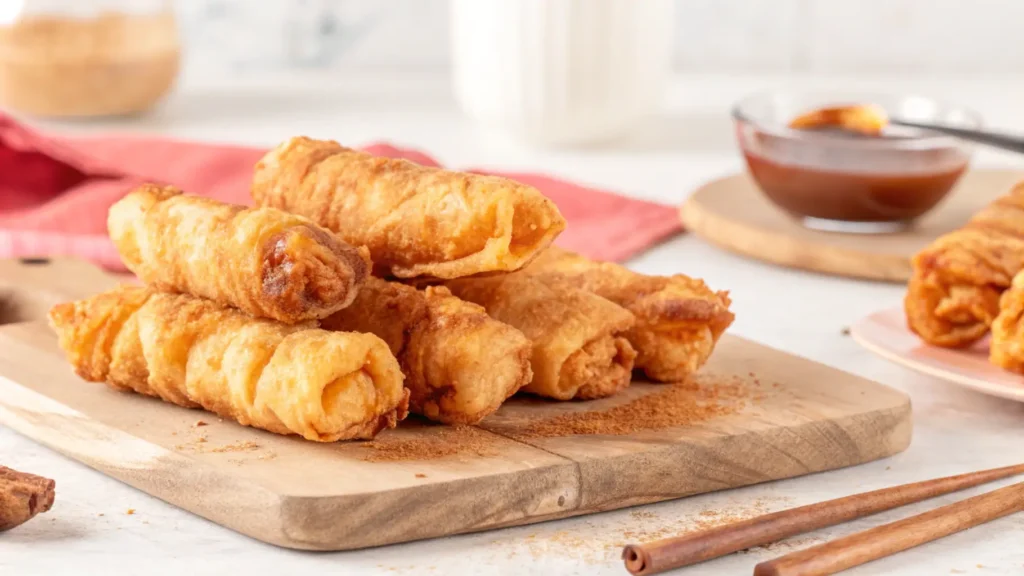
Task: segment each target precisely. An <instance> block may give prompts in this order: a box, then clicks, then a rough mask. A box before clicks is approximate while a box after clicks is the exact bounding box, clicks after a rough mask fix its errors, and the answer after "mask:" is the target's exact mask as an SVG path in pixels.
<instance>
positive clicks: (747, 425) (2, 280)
mask: <svg viewBox="0 0 1024 576" xmlns="http://www.w3.org/2000/svg"><path fill="white" fill-rule="evenodd" d="M113 283H115V281H114V280H113V279H112V278H110V277H109V276H106V275H104V274H103V273H101V272H99V271H97V270H95V269H93V268H91V267H90V266H89V265H87V264H83V263H80V262H71V261H52V262H50V263H48V264H22V263H19V262H13V261H0V301H3V302H5V303H6V304H5V305H4V307H3V308H0V324H3V325H0V423H2V424H3V425H6V426H9V427H11V428H13V429H14V430H16V431H18V432H20V433H21V434H24V435H25V436H27V437H30V438H32V439H34V440H36V441H38V442H40V443H41V444H44V445H46V446H49V447H51V448H53V449H55V450H57V451H59V452H61V453H63V454H66V455H68V456H70V457H72V458H75V459H77V460H79V461H81V462H83V463H85V464H87V465H89V466H91V467H93V468H95V469H96V470H99V471H101V472H104V473H106V474H109V475H110V476H113V477H115V478H117V479H119V480H121V481H123V482H125V483H127V484H129V485H131V486H134V487H136V488H138V489H140V490H143V491H145V492H147V493H149V494H152V495H154V496H156V497H158V498H161V499H163V500H166V501H167V502H170V503H172V504H175V505H177V506H180V507H182V508H184V509H186V510H190V511H192V512H194V513H195V514H198V515H200V516H203V517H204V518H208V519H210V520H212V521H214V522H217V523H219V524H221V525H223V526H226V527H228V528H231V529H233V530H237V531H238V532H241V533H243V534H247V535H249V536H251V537H253V538H257V539H259V540H263V541H265V542H270V543H272V544H277V545H280V546H285V547H288V548H298V549H311V550H346V549H354V548H363V547H367V546H377V545H382V544H389V543H395V542H404V541H409V540H416V539H422V538H431V537H436V536H444V535H449V534H457V533H463V532H472V531H479V530H486V529H489V528H497V527H501V526H510V525H516V524H526V523H532V522H539V521H543V520H549V519H554V518H563V517H567V516H575V515H579V514H587V513H591V512H597V511H601V510H610V509H615V508H621V507H624V506H631V505H635V504H642V503H648V502H657V501H661V500H667V499H671V498H678V497H681V496H686V495H691V494H699V493H702V492H709V491H713V490H722V489H726V488H732V487H737V486H744V485H748V484H754V483H758V482H765V481H768V480H776V479H781V478H790V477H794V476H799V475H802V474H808V473H811V472H818V471H823V470H831V469H835V468H841V467H844V466H851V465H854V464H859V463H863V462H867V461H870V460H875V459H878V458H883V457H886V456H889V455H892V454H895V453H897V452H900V451H902V450H904V449H905V448H906V447H907V446H908V445H909V443H910V438H911V410H910V400H909V399H908V398H907V396H905V395H904V394H903V393H901V392H898V391H896V390H893V389H891V388H888V387H886V386H883V385H881V384H877V383H874V382H870V381H868V380H865V379H863V378H859V377H856V376H853V375H850V374H847V373H844V372H841V371H838V370H835V369H833V368H829V367H827V366H824V365H821V364H817V363H814V362H811V361H809V360H805V359H802V358H798V357H795V356H791V355H789V354H785V353H783V352H780V351H777V350H773V349H771V348H767V347H765V346H762V345H760V344H757V343H754V342H750V341H747V340H744V339H742V338H738V337H728V336H727V337H725V338H724V339H723V340H722V342H721V343H720V344H719V346H718V349H717V350H716V352H715V354H714V356H713V358H712V361H711V363H710V365H709V366H708V367H706V368H705V370H704V371H702V374H703V376H702V378H703V379H705V380H706V381H718V380H721V381H727V382H740V383H741V386H743V387H745V388H746V389H748V390H749V391H750V395H749V396H748V397H747V401H746V403H745V406H744V407H743V408H742V409H741V410H740V411H739V412H735V413H731V414H727V415H722V416H716V417H714V418H712V419H709V420H705V421H701V422H699V423H694V424H692V425H689V426H684V427H676V428H670V429H662V430H648V431H643V432H636V433H633V434H629V435H620V436H614V435H604V436H597V435H580V436H568V437H523V432H524V431H525V430H526V428H527V427H528V426H530V425H531V424H534V423H536V422H539V421H544V420H545V419H547V418H551V417H553V416H556V415H559V414H565V413H569V412H594V411H603V410H607V409H609V408H611V407H614V406H619V405H623V404H626V403H628V402H630V401H632V400H635V399H637V398H639V397H642V396H644V395H647V394H652V393H657V392H659V391H661V390H665V387H664V385H655V384H647V383H639V382H638V383H634V385H633V386H631V387H630V388H629V389H627V390H626V391H624V392H623V393H622V394H619V395H617V396H615V397H613V398H608V399H604V400H598V401H591V402H568V403H555V402H548V401H544V400H540V399H534V398H518V397H517V398H515V399H513V400H511V401H510V402H508V403H507V404H506V405H505V406H503V407H502V409H501V410H500V411H499V412H497V413H496V414H494V415H492V416H491V417H489V418H488V419H486V420H485V422H484V423H483V425H482V426H481V427H480V428H479V429H470V430H469V433H470V434H469V436H470V437H471V438H472V439H473V442H472V449H471V450H467V451H463V452H456V453H455V454H451V455H449V456H447V457H443V458H434V459H417V458H416V457H415V456H413V457H407V458H404V459H400V460H391V461H373V458H372V457H368V455H369V454H375V453H376V451H375V450H374V449H371V448H369V447H368V446H367V445H366V444H365V443H362V442H340V443H335V444H317V443H313V442H307V441H304V440H301V439H297V438H291V437H284V436H278V435H274V434H270V433H266V432H262V431H259V430H254V429H251V428H244V427H242V426H238V425H236V424H233V423H231V422H227V421H224V422H221V421H219V420H218V419H217V418H216V417H215V416H213V415H211V414H208V413H205V412H202V411H197V410H186V409H182V408H179V407H176V406H173V405H170V404H166V403H163V402H160V401H158V400H154V399H151V398H145V397H142V396H138V395H133V394H124V393H119V392H115V391H112V390H110V389H108V388H107V387H106V386H103V385H100V384H92V383H86V382H83V381H81V380H80V379H78V378H77V377H76V376H74V375H73V374H72V372H71V370H70V369H69V367H68V365H67V363H66V362H65V360H64V357H63V355H62V354H61V352H60V351H59V350H58V348H57V345H56V338H55V336H54V335H53V334H52V333H51V332H50V330H49V328H48V327H47V326H46V325H45V324H44V323H42V322H39V321H38V318H39V314H40V313H42V312H43V311H44V310H45V309H46V308H47V307H48V306H49V305H51V304H52V303H53V302H56V301H59V300H63V299H66V298H71V297H75V298H77V297H83V296H86V295H88V294H91V293H93V292H96V291H99V290H102V289H104V288H107V287H109V286H110V285H112V284H113ZM33 320H35V321H33ZM5 322H7V323H6V324H5ZM11 322H13V323H11ZM199 420H202V421H203V422H205V423H206V425H204V426H201V427H196V423H197V421H199ZM450 434H451V432H450V431H449V429H448V428H446V427H443V426H436V425H431V424H429V423H425V422H422V421H417V420H408V421H406V422H403V423H402V425H401V426H400V427H399V428H398V429H396V430H389V431H385V432H384V433H382V434H381V435H380V437H379V440H378V442H379V443H380V444H381V445H385V446H387V445H390V446H399V447H400V446H402V445H403V444H402V443H403V442H404V443H405V445H406V446H416V445H422V443H423V442H429V441H431V440H430V439H435V440H436V441H437V445H451V444H452V439H451V437H450ZM199 438H203V439H204V441H200V440H199ZM57 481H58V482H59V481H60V479H59V478H58V479H57Z"/></svg>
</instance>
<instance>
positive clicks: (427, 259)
mask: <svg viewBox="0 0 1024 576" xmlns="http://www.w3.org/2000/svg"><path fill="white" fill-rule="evenodd" d="M252 197H253V199H254V200H255V201H256V203H257V204H259V205H261V206H272V207H274V208H280V209H282V210H286V211H289V212H294V213H296V214H302V215H303V216H307V217H309V218H311V219H313V220H314V221H316V222H317V223H318V224H320V225H321V226H324V227H326V228H329V229H330V230H333V231H334V232H336V233H337V234H338V235H340V236H341V237H342V238H343V239H345V240H346V241H347V242H350V243H352V244H354V245H357V246H366V247H368V248H369V249H370V256H371V257H372V258H373V262H374V265H375V266H376V270H377V273H378V274H379V275H381V276H395V277H398V278H415V277H433V278H444V279H448V278H460V277H463V276H471V275H475V274H479V273H485V272H503V271H510V270H517V269H519V268H521V267H522V266H524V265H525V264H526V263H527V262H529V261H530V260H531V259H532V258H533V257H534V256H536V255H537V253H539V252H540V251H541V250H543V249H544V248H546V247H547V246H548V245H549V244H551V241H552V240H554V239H555V237H556V236H558V234H559V233H561V232H562V230H563V229H564V228H565V220H564V219H563V218H562V215H561V214H560V213H559V212H558V208H557V207H555V204H554V203H553V202H551V200H548V199H547V198H545V197H544V195H543V194H541V193H540V192H539V191H538V190H537V189H535V188H533V187H530V186H526V185H523V184H519V183H517V182H514V181H512V180H508V179H506V178H499V177H496V176H483V175H479V174H470V173H465V172H451V171H448V170H441V169H438V168H428V167H425V166H419V165H417V164H413V163H412V162H408V161H406V160H396V159H390V158H378V157H375V156H371V155H369V154H366V153H364V152H360V151H358V150H352V149H349V148H345V147H343V146H341V145H340V144H338V143H337V142H332V141H323V140H313V139H310V138H303V137H299V138H292V139H291V140H288V141H286V142H284V143H283V144H281V145H279V146H278V147H277V148H275V149H273V150H271V151H270V152H269V153H267V155H266V156H264V157H263V159H262V160H260V161H259V163H258V164H257V165H256V170H255V174H254V177H253V186H252Z"/></svg>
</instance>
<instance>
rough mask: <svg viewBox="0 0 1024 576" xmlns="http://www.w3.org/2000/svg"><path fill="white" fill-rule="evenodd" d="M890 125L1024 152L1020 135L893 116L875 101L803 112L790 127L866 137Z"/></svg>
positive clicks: (1023, 141) (879, 133)
mask: <svg viewBox="0 0 1024 576" xmlns="http://www.w3.org/2000/svg"><path fill="white" fill-rule="evenodd" d="M890 125H891V126H906V127H908V128H919V129H921V130H928V131H931V132H937V133H939V134H945V135H947V136H953V137H955V138H960V139H961V140H967V141H969V142H976V143H978V144H987V145H989V146H992V147H995V148H1001V149H1003V150H1010V151H1012V152H1024V138H1022V137H1020V136H1013V135H1010V134H1000V133H998V132H987V131H983V130H971V129H969V128H956V127H953V126H943V125H941V124H929V123H925V122H912V121H910V120H901V119H899V118H890V117H889V115H888V114H886V113H885V110H882V109H881V108H880V107H878V106H874V105H871V104H858V105H855V106H840V107H834V108H821V109H819V110H813V111H811V112H807V113H806V114H801V115H800V116H797V117H796V118H794V119H793V121H791V122H790V123H789V127H790V128H795V129H798V130H808V129H822V128H838V129H841V130H843V131H846V132H850V133H854V134H858V135H863V136H880V135H881V133H882V131H883V130H884V129H885V127H886V126H890Z"/></svg>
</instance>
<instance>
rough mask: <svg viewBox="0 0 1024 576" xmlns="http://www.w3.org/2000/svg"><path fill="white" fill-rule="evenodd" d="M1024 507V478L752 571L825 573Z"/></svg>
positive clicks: (762, 575)
mask: <svg viewBox="0 0 1024 576" xmlns="http://www.w3.org/2000/svg"><path fill="white" fill-rule="evenodd" d="M1022 510H1024V482H1021V483H1019V484H1013V485H1012V486H1007V487H1005V488H1000V489H998V490H993V491H992V492H989V493H987V494H982V495H980V496H975V497H973V498H968V499H966V500H961V501H959V502H956V503H955V504H949V505H948V506H943V507H941V508H936V509H935V510H931V511H929V512H925V513H924V514H918V515H917V516H911V517H910V518H905V519H903V520H899V521H897V522H892V523H889V524H884V525H882V526H878V527H876V528H871V529H870V530H864V531H862V532H857V533H856V534H851V535H850V536H846V537H844V538H839V539H837V540H833V541H831V542H827V543H825V544H821V545H818V546H813V547H811V548H807V549H806V550H800V551H799V552H794V553H792V554H787V555H785V556H782V557H781V558H776V559H775V560H769V561H767V562H762V563H760V564H758V565H757V566H756V567H755V568H754V576H824V575H826V574H835V573H836V572H841V571H843V570H846V569H848V568H853V567H854V566H860V565H861V564H865V563H867V562H870V561H872V560H877V559H879V558H882V557H884V556H889V555H891V554H895V553H897V552H902V551H904V550H907V549H909V548H913V547H914V546H920V545H921V544H924V543H925V542H931V541H932V540H938V539H939V538H942V537H945V536H949V535H950V534H954V533H956V532H960V531H962V530H966V529H968V528H971V527H974V526H977V525H979V524H984V523H985V522H988V521H990V520H995V519H997V518H1002V517H1003V516H1006V515H1008V514H1013V513H1014V512H1020V511H1022Z"/></svg>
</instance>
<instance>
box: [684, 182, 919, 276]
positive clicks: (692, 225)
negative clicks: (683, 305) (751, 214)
mask: <svg viewBox="0 0 1024 576" xmlns="http://www.w3.org/2000/svg"><path fill="white" fill-rule="evenodd" d="M696 195H697V193H694V195H693V196H690V198H688V199H687V200H686V201H685V202H683V204H682V205H681V206H680V207H679V218H680V220H681V221H682V223H683V226H684V227H685V229H686V230H689V231H691V232H693V233H694V234H695V235H697V236H698V237H700V238H701V239H703V240H705V241H707V242H710V243H711V244H714V245H716V246H718V247H720V248H723V249H725V250H727V251H729V252H732V253H733V254H739V255H740V256H744V257H747V258H752V259H754V260H758V261H761V262H768V263H771V264H777V265H779V266H785V267H787V268H795V269H798V270H806V271H810V272H819V273H822V274H830V275H833V276H840V277H844V278H856V279H860V280H875V281H880V282H889V283H905V282H906V281H907V280H909V279H910V275H911V268H910V261H909V259H904V258H900V257H896V256H886V255H882V254H879V255H876V256H873V258H877V259H879V260H884V261H885V264H884V265H879V264H878V262H871V263H870V264H869V263H866V262H865V260H864V256H863V255H861V254H860V253H858V252H856V251H851V250H844V249H842V248H836V247H831V246H829V247H822V248H821V249H820V251H823V252H828V254H829V256H828V257H827V258H822V257H821V256H820V255H819V254H816V253H815V252H814V251H811V250H808V249H807V247H806V245H805V244H804V243H803V242H800V241H799V240H798V239H796V238H791V237H789V236H786V235H783V234H775V233H772V232H769V231H766V230H762V229H752V228H746V227H741V226H739V225H738V224H735V223H733V222H731V221H729V220H727V219H725V218H721V217H719V216H718V215H716V214H714V213H712V212H708V211H706V210H704V209H703V208H701V207H700V206H699V204H698V203H697V202H696V200H695V198H696ZM765 244H775V245H778V246H781V247H782V249H780V250H776V251H773V252H772V253H770V254H766V253H764V252H762V251H760V250H755V249H754V246H763V245H765ZM782 252H784V253H786V254H789V256H788V257H787V256H780V255H779V253H782ZM851 269H858V270H862V271H863V272H861V273H856V274H855V273H852V272H851V271H850V270H851Z"/></svg>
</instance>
